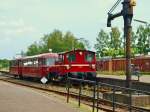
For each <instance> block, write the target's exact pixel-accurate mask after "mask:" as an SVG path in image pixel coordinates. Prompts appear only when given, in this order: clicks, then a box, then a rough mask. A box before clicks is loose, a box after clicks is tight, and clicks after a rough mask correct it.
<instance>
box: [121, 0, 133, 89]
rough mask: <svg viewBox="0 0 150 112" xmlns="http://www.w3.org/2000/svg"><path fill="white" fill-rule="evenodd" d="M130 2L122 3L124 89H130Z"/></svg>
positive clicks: (131, 13) (131, 7) (127, 0)
mask: <svg viewBox="0 0 150 112" xmlns="http://www.w3.org/2000/svg"><path fill="white" fill-rule="evenodd" d="M130 1H131V0H124V2H123V18H124V36H125V38H126V87H127V88H129V87H131V31H132V26H131V22H132V17H133V6H131V5H130Z"/></svg>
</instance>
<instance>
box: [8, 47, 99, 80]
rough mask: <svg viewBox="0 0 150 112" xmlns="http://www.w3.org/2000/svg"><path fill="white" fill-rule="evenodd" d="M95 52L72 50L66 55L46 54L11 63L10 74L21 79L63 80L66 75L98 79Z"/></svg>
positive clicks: (65, 53)
mask: <svg viewBox="0 0 150 112" xmlns="http://www.w3.org/2000/svg"><path fill="white" fill-rule="evenodd" d="M95 64H96V58H95V52H92V51H88V50H72V51H69V52H64V53H59V54H57V53H45V54H40V55H35V56H29V57H24V58H20V59H16V60H12V61H11V62H10V74H13V75H15V76H19V77H20V78H21V77H38V78H42V77H46V78H47V79H63V78H65V77H66V75H69V76H71V77H76V78H87V79H91V78H94V77H96V68H95V66H96V65H95Z"/></svg>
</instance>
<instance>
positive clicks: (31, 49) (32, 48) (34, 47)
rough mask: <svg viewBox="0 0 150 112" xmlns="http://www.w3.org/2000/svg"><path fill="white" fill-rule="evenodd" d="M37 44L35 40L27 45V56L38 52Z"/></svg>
mask: <svg viewBox="0 0 150 112" xmlns="http://www.w3.org/2000/svg"><path fill="white" fill-rule="evenodd" d="M39 53H40V52H39V46H38V44H37V43H36V42H34V43H33V44H31V45H30V46H29V47H28V51H27V52H26V55H27V56H31V55H36V54H39Z"/></svg>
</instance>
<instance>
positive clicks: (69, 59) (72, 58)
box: [67, 54, 76, 62]
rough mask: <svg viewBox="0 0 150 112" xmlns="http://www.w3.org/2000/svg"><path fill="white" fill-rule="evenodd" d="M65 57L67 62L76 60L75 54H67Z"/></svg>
mask: <svg viewBox="0 0 150 112" xmlns="http://www.w3.org/2000/svg"><path fill="white" fill-rule="evenodd" d="M67 59H68V61H69V62H73V61H75V60H76V55H75V54H67Z"/></svg>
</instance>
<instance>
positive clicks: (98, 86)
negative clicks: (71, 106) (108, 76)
mask: <svg viewBox="0 0 150 112" xmlns="http://www.w3.org/2000/svg"><path fill="white" fill-rule="evenodd" d="M73 83H76V84H78V85H79V88H78V90H79V91H78V93H77V92H76V94H78V106H79V107H80V105H81V100H83V99H86V100H89V101H91V102H92V112H95V109H96V111H97V112H98V111H99V109H100V108H101V107H102V106H103V105H102V103H104V102H105V104H107V105H109V109H110V110H111V111H113V112H115V111H121V110H119V109H120V108H122V109H124V110H126V111H129V112H132V111H136V112H149V111H150V110H149V109H147V108H142V106H149V107H150V92H146V91H140V90H136V89H130V88H125V87H120V86H115V85H110V84H106V83H101V82H98V81H89V80H83V79H76V78H68V80H67V86H66V87H67V102H69V97H70V95H71V93H72V91H71V89H73V88H72V87H71V85H72V84H73ZM85 85H90V87H91V93H92V94H88V95H87V94H86V95H85V94H84V89H85V88H84V87H85ZM83 88H84V89H83ZM103 88H107V92H104V90H103ZM108 90H109V91H108ZM73 93H75V92H73ZM144 98H145V100H146V101H143V102H147V103H145V104H138V103H141V102H142V100H144ZM137 101H139V102H137ZM110 107H111V108H110Z"/></svg>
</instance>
